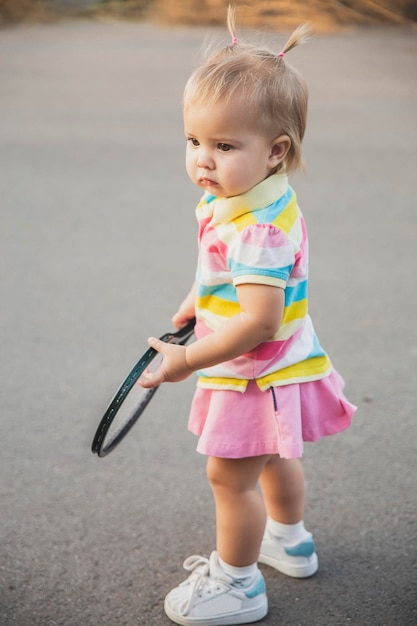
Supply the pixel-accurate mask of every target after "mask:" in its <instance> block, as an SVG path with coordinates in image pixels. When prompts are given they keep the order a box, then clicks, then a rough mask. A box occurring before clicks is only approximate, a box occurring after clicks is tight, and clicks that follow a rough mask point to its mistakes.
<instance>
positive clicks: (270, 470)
mask: <svg viewBox="0 0 417 626" xmlns="http://www.w3.org/2000/svg"><path fill="white" fill-rule="evenodd" d="M259 482H260V485H261V488H262V493H263V496H264V500H265V505H266V510H267V513H268V516H269V517H271V518H272V519H274V520H275V521H277V522H281V523H283V524H296V523H297V522H299V521H300V520H302V519H303V518H304V470H303V466H302V465H301V461H300V460H299V459H281V458H280V457H279V456H278V455H274V456H271V457H270V458H269V460H268V462H267V463H266V464H265V467H264V468H263V471H262V473H261V475H260V478H259Z"/></svg>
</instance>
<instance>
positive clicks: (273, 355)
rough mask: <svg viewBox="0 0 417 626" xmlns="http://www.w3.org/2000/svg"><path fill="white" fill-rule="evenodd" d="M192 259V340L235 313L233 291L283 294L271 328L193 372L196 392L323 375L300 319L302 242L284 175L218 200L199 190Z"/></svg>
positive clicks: (307, 325)
mask: <svg viewBox="0 0 417 626" xmlns="http://www.w3.org/2000/svg"><path fill="white" fill-rule="evenodd" d="M196 216H197V220H198V222H199V259H198V267H197V273H196V281H197V299H196V317H197V324H196V335H197V337H198V338H201V337H204V336H205V335H208V334H209V333H211V332H213V331H215V330H216V329H217V328H219V327H220V326H221V325H222V324H224V322H225V320H227V319H228V318H230V317H232V316H234V315H236V314H238V313H239V312H240V311H241V308H240V305H239V301H238V298H237V291H236V286H237V285H240V284H247V283H255V284H263V285H271V286H275V287H279V288H282V289H284V290H285V308H284V315H283V319H282V323H281V325H280V328H279V330H278V331H277V333H276V334H275V336H274V337H272V338H271V339H270V340H269V341H266V342H264V343H262V344H261V345H259V346H258V347H256V348H255V349H253V350H251V351H250V352H248V353H246V354H244V355H242V356H239V357H237V358H235V359H233V360H231V361H227V362H225V363H220V364H218V365H215V366H213V367H209V368H206V369H204V370H200V371H199V372H198V376H199V379H198V383H197V384H198V386H199V387H205V388H209V389H233V390H238V391H242V392H243V391H244V390H245V389H246V386H247V383H248V380H256V382H257V384H258V386H259V387H260V389H262V390H265V389H268V388H269V387H271V386H280V385H287V384H290V383H295V382H305V381H312V380H319V379H320V378H324V377H326V376H327V375H328V374H329V373H330V371H331V363H330V360H329V358H328V356H327V354H326V353H325V352H324V350H323V349H322V348H321V346H320V343H319V341H318V339H317V336H316V334H315V332H314V328H313V324H312V322H311V319H310V316H309V315H308V238H307V231H306V228H305V223H304V218H303V216H302V213H301V211H300V209H299V207H298V205H297V199H296V195H295V193H294V191H293V189H292V188H291V187H290V186H289V184H288V178H287V175H286V174H285V173H277V174H274V175H272V176H270V177H269V178H267V179H265V180H264V181H262V182H261V183H259V184H258V185H256V186H255V187H253V188H252V189H250V190H249V191H247V192H246V193H244V194H242V195H240V196H234V197H231V198H218V197H216V196H213V195H211V194H208V193H207V192H206V193H205V194H204V196H203V197H202V199H201V201H200V203H199V204H198V206H197V209H196Z"/></svg>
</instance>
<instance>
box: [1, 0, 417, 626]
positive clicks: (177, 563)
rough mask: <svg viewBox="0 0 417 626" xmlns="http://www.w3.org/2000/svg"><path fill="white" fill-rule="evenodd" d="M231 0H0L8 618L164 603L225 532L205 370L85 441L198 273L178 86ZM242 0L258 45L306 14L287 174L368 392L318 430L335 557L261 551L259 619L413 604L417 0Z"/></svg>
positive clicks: (410, 618) (96, 614) (347, 370)
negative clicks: (196, 394) (193, 426)
mask: <svg viewBox="0 0 417 626" xmlns="http://www.w3.org/2000/svg"><path fill="white" fill-rule="evenodd" d="M227 4H228V0H198V1H197V0H182V1H181V0H154V1H151V0H141V1H139V0H124V1H122V0H112V1H103V0H102V1H98V0H83V1H82V0H0V198H1V203H0V398H1V405H0V428H1V440H0V447H1V448H0V625H1V626H98V625H99V624H100V626H172V623H171V622H170V621H169V620H168V618H166V617H165V615H164V612H163V598H164V596H165V594H166V593H167V591H169V590H170V589H171V588H172V587H173V586H174V585H177V584H178V583H179V582H180V581H181V580H183V570H182V567H181V565H182V562H183V560H184V558H186V557H187V556H188V555H190V554H203V555H208V554H210V551H211V550H212V549H213V546H214V542H215V537H214V534H215V533H214V510H213V504H212V496H211V493H210V489H209V487H208V485H207V481H206V479H205V458H204V457H202V456H201V455H198V454H196V452H195V445H196V442H195V438H194V437H193V436H191V435H190V434H189V433H187V430H186V424H187V417H188V411H189V405H190V401H191V398H192V394H193V391H194V385H195V381H194V379H191V378H190V379H189V380H187V381H185V382H184V383H181V384H179V385H171V386H170V385H166V386H163V387H162V388H161V390H160V391H158V394H157V396H156V397H155V399H154V400H153V401H152V403H151V405H150V406H149V408H148V410H147V413H146V415H144V417H143V418H142V421H141V423H140V424H138V425H137V427H135V429H133V430H132V432H131V434H129V437H127V438H126V440H125V441H124V442H123V443H122V444H121V445H120V447H119V448H118V449H117V450H116V451H115V452H114V453H112V454H111V455H109V457H107V458H106V459H105V460H104V459H103V460H101V459H98V458H97V457H96V456H95V455H94V456H93V455H92V454H91V452H90V444H91V439H92V437H93V434H94V431H95V429H96V427H97V424H98V421H99V419H100V417H101V415H102V414H103V411H104V409H105V406H106V403H107V402H108V401H109V400H110V397H111V394H112V393H113V392H114V390H115V388H116V386H117V385H118V384H119V383H120V380H121V378H122V376H124V375H125V374H126V373H127V371H128V370H129V369H130V367H131V366H132V365H133V364H134V363H135V362H136V360H137V358H138V355H139V354H140V353H142V351H143V349H144V346H145V344H146V337H147V336H148V335H149V334H150V333H152V334H162V333H163V332H165V331H167V330H168V328H169V325H170V318H171V315H172V314H173V313H174V312H175V310H176V307H177V305H178V303H179V301H180V300H181V299H182V297H183V296H184V295H185V293H186V291H187V290H188V288H189V285H190V283H191V281H192V278H193V275H194V268H195V260H196V259H195V257H196V223H195V218H194V207H195V205H196V203H197V201H198V199H199V197H200V195H201V193H200V190H199V189H197V188H195V187H194V185H192V183H191V182H190V181H189V180H188V177H187V175H186V172H185V168H184V154H183V153H184V148H185V140H184V134H183V122H182V111H181V95H182V91H183V86H184V84H185V81H186V80H187V78H188V76H189V73H190V72H191V71H192V70H193V69H194V67H195V65H196V64H197V62H198V58H199V56H200V53H201V47H202V44H203V43H204V42H205V41H206V40H207V39H208V40H213V41H215V42H217V41H221V40H222V39H224V38H226V41H229V37H228V33H227V29H226V27H225V15H226V6H227ZM236 6H237V9H238V10H237V15H236V17H237V25H238V29H239V32H240V28H241V27H242V26H245V27H246V28H247V29H248V30H249V31H250V30H251V29H254V28H256V29H258V28H259V31H260V33H259V34H260V36H261V37H262V39H263V40H265V41H264V43H266V44H267V45H269V40H270V41H271V46H272V45H277V43H278V41H285V38H286V34H285V33H284V31H286V32H287V31H288V30H290V28H292V27H293V26H294V25H295V24H298V23H300V22H302V21H309V22H310V23H311V24H312V27H313V30H314V31H315V35H314V36H313V37H312V38H311V41H310V42H309V44H308V46H302V47H300V48H297V49H296V50H294V51H293V52H291V63H294V65H295V66H296V67H297V68H298V69H299V70H300V71H301V73H302V74H303V75H304V76H305V77H306V79H307V82H308V84H309V91H310V104H309V123H308V131H307V135H306V138H305V140H304V142H303V145H304V151H303V152H304V157H305V161H306V172H305V173H299V174H297V175H296V176H295V177H294V180H295V184H294V188H295V189H296V191H297V197H298V199H299V201H300V206H301V207H302V210H303V212H304V214H305V216H306V219H307V224H308V227H309V236H310V246H311V259H310V260H311V270H312V271H311V282H310V284H311V292H310V298H309V306H310V307H311V310H312V317H313V319H314V324H315V327H316V329H317V332H318V335H319V337H320V340H321V342H322V345H323V346H324V347H325V348H326V349H327V350H328V351H329V354H330V355H331V357H332V359H333V362H334V364H335V366H336V367H337V368H338V369H339V370H340V372H341V373H342V374H343V376H344V378H345V380H346V383H347V396H348V397H349V399H350V400H351V401H352V402H353V403H355V404H357V405H358V407H359V410H358V413H357V416H356V417H355V420H354V424H353V426H352V428H350V429H349V430H348V431H346V432H345V433H343V434H341V435H339V436H337V437H329V438H327V439H325V440H322V441H320V442H317V443H315V444H308V445H307V446H306V451H305V456H304V466H305V469H306V477H307V490H308V498H307V509H306V524H307V526H308V527H309V529H311V530H312V531H313V532H314V534H315V539H316V541H317V545H318V548H319V555H320V570H319V572H318V574H317V576H314V577H313V578H312V579H311V580H307V581H299V580H296V579H289V578H287V577H284V576H281V575H277V573H276V572H274V571H273V570H271V569H270V568H267V567H264V568H263V572H264V575H265V578H266V582H267V586H268V590H269V596H270V597H269V600H270V613H269V615H268V617H267V618H266V619H265V620H262V622H260V625H261V624H262V626H263V625H265V626H394V625H395V626H408V625H410V626H414V625H415V624H417V603H416V588H417V523H416V511H417V501H416V499H417V489H416V477H417V454H416V440H417V436H416V412H417V403H416V381H415V372H416V371H417V332H416V324H415V319H416V317H417V292H416V285H417V275H416V274H417V264H416V250H417V227H416V226H417V219H416V216H417V212H416V171H417V81H416V80H415V76H416V59H417V38H416V33H417V29H416V22H415V21H416V19H417V9H416V7H417V2H410V1H406V0H396V1H395V2H394V1H391V0H381V1H376V0H375V1H374V0H345V1H341V0H340V1H338V0H304V1H301V0H291V1H290V0H270V1H266V0H257V1H253V2H250V1H249V0H239V1H238V0H236ZM246 28H245V30H246ZM247 34H248V39H249V40H250V41H252V35H253V34H254V33H253V31H252V32H250V33H249V32H248V33H247ZM249 35H250V37H249ZM245 37H246V33H245ZM413 277H414V278H413ZM409 322H410V323H409Z"/></svg>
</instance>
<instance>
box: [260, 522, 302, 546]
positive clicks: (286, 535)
mask: <svg viewBox="0 0 417 626" xmlns="http://www.w3.org/2000/svg"><path fill="white" fill-rule="evenodd" d="M266 527H267V529H268V530H269V531H270V532H271V533H272V534H273V535H274V537H277V538H280V539H282V540H283V542H284V543H289V544H292V543H297V542H298V541H301V540H302V539H304V538H305V537H306V534H307V531H306V529H305V528H304V521H303V520H301V521H300V522H297V523H296V524H282V523H281V522H276V521H275V520H274V519H272V517H268V520H267V522H266Z"/></svg>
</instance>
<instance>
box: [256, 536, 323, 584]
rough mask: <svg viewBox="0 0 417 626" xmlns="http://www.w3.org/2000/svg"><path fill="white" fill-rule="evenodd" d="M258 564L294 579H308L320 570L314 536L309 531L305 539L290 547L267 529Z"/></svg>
mask: <svg viewBox="0 0 417 626" xmlns="http://www.w3.org/2000/svg"><path fill="white" fill-rule="evenodd" d="M258 562H259V563H264V564H265V565H270V566H271V567H273V568H275V569H276V570H278V571H279V572H281V573H282V574H286V575H287V576H293V577H294V578H308V576H312V575H313V574H315V573H316V572H317V570H318V568H319V560H318V558H317V554H316V548H315V545H314V539H313V535H312V534H311V533H309V532H307V531H305V537H304V539H302V540H301V541H299V542H298V543H295V544H290V545H289V544H288V543H285V544H284V543H283V541H282V540H281V539H280V538H279V537H275V535H273V534H272V533H271V532H270V531H269V530H268V529H266V531H265V535H264V538H263V540H262V545H261V553H260V555H259V559H258Z"/></svg>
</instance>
